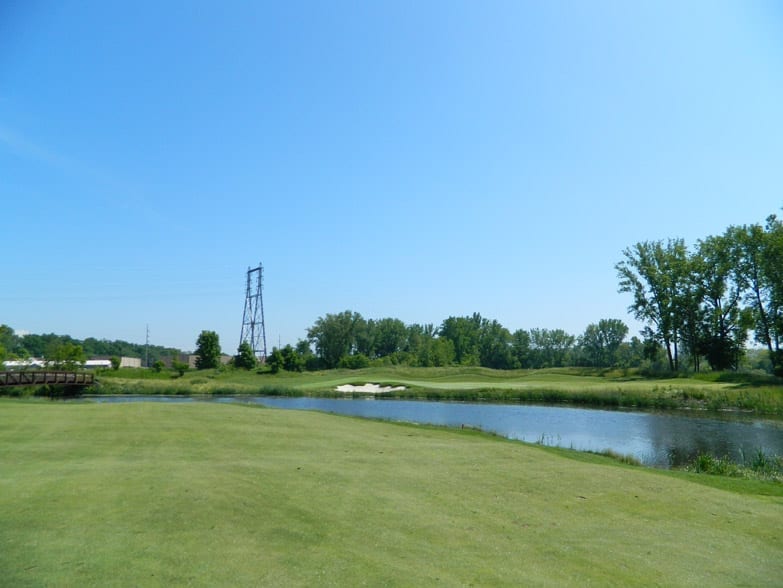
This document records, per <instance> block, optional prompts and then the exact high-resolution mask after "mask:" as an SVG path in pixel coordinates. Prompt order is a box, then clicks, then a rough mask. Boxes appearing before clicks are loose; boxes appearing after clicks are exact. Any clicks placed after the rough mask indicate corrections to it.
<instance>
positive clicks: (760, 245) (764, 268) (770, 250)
mask: <svg viewBox="0 0 783 588" xmlns="http://www.w3.org/2000/svg"><path fill="white" fill-rule="evenodd" d="M734 231H735V232H734V238H735V239H736V242H737V246H738V248H739V252H740V267H741V270H740V271H741V272H742V274H743V276H744V277H745V279H746V280H747V288H746V291H745V301H746V303H747V304H748V306H749V308H750V309H751V310H752V312H753V322H754V330H755V338H756V341H757V342H759V343H761V344H762V345H764V346H765V347H766V348H767V350H768V352H769V358H770V362H771V364H772V370H773V371H774V372H776V373H778V372H780V373H781V374H783V353H782V352H781V348H780V346H781V340H782V339H783V276H782V275H781V272H783V269H781V266H783V227H781V223H780V221H779V220H778V219H777V217H775V216H774V215H773V216H770V217H769V218H768V219H767V225H766V227H762V226H761V225H758V224H755V225H745V226H742V227H738V228H735V229H734Z"/></svg>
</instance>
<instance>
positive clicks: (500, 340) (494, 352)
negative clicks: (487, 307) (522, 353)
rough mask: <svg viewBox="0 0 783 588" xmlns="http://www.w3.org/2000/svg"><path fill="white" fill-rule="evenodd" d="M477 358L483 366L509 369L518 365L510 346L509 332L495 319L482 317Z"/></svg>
mask: <svg viewBox="0 0 783 588" xmlns="http://www.w3.org/2000/svg"><path fill="white" fill-rule="evenodd" d="M479 360H480V362H481V365H482V366H483V367H488V368H493V369H498V370H510V369H514V368H516V367H519V362H518V361H517V360H516V358H515V357H514V353H513V350H512V348H511V333H510V332H509V330H508V329H506V328H505V327H504V326H503V325H501V324H500V323H499V322H498V321H496V320H489V319H483V320H482V321H481V328H480V330H479Z"/></svg>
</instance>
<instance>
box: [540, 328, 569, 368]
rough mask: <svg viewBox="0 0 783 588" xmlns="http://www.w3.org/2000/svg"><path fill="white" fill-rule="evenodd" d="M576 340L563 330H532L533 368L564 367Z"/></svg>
mask: <svg viewBox="0 0 783 588" xmlns="http://www.w3.org/2000/svg"><path fill="white" fill-rule="evenodd" d="M575 341H576V338H575V337H574V336H573V335H569V334H568V333H566V332H565V331H564V330H562V329H530V356H531V360H532V361H531V364H532V365H531V367H534V368H545V367H563V366H565V365H566V360H567V358H568V355H569V353H570V352H571V349H572V348H573V346H574V342H575Z"/></svg>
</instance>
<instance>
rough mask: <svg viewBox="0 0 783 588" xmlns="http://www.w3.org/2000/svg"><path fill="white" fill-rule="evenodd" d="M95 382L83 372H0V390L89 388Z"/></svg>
mask: <svg viewBox="0 0 783 588" xmlns="http://www.w3.org/2000/svg"><path fill="white" fill-rule="evenodd" d="M94 381H95V376H94V375H93V374H85V373H83V372H50V371H30V372H0V388H4V387H6V386H42V385H44V384H56V385H58V386H90V385H91V384H92V383H93V382H94Z"/></svg>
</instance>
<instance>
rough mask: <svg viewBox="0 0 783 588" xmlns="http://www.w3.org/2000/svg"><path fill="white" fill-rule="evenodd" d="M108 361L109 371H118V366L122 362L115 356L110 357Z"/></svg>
mask: <svg viewBox="0 0 783 588" xmlns="http://www.w3.org/2000/svg"><path fill="white" fill-rule="evenodd" d="M109 361H110V362H111V369H113V370H114V371H115V372H116V371H117V370H118V369H120V364H121V363H122V360H121V359H120V358H119V357H117V356H116V355H112V356H111V357H110V358H109Z"/></svg>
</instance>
